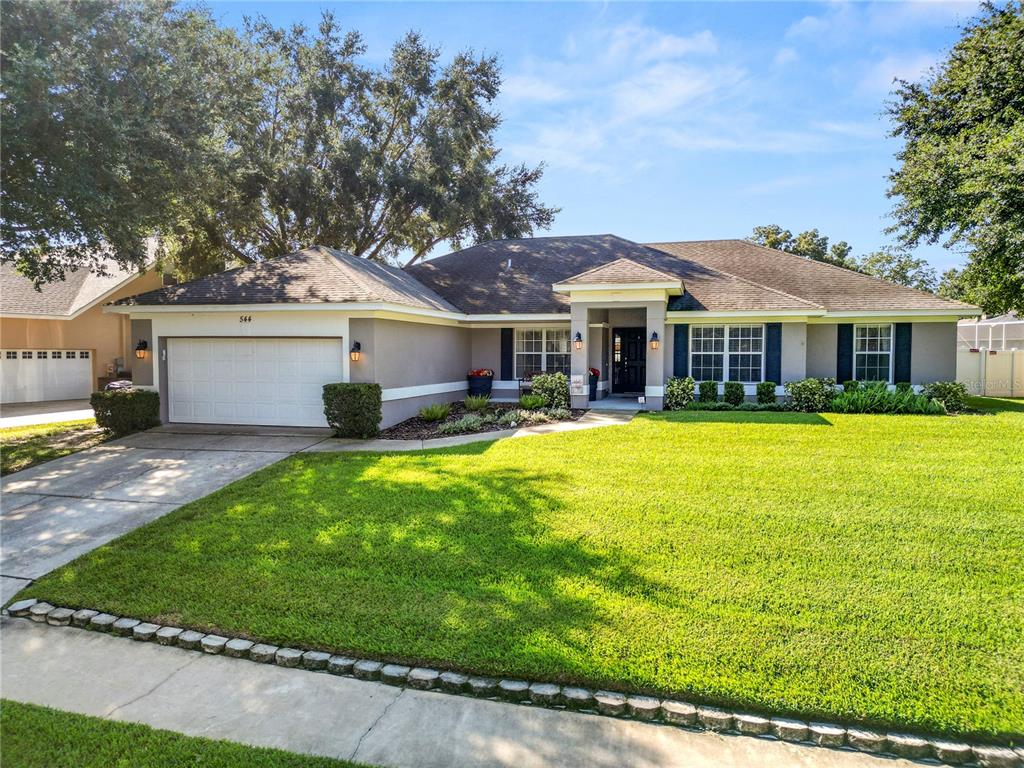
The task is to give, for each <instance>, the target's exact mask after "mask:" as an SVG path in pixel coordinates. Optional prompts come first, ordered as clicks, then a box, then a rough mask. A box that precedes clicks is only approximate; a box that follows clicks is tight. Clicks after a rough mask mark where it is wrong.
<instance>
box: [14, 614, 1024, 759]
mask: <svg viewBox="0 0 1024 768" xmlns="http://www.w3.org/2000/svg"><path fill="white" fill-rule="evenodd" d="M5 613H7V614H8V615H10V616H15V617H22V618H27V619H31V620H32V621H35V622H39V623H45V624H48V625H51V626H55V627H66V626H75V627H79V628H82V629H90V630H95V631H99V632H107V633H110V634H114V635H118V636H121V637H129V638H132V639H134V640H139V641H155V642H157V643H159V644H160V645H173V646H176V647H178V648H184V649H186V650H194V651H202V652H204V653H209V654H221V655H224V656H229V657H232V658H239V659H248V660H250V661H254V662H258V663H264V664H276V665H277V666H280V667H298V668H302V669H305V670H309V671H314V672H329V673H331V674H335V675H342V676H346V677H355V678H357V679H359V680H374V681H377V682H381V683H385V684H387V685H395V686H401V687H409V688H414V689H417V690H423V691H426V690H434V691H437V692H441V693H451V694H462V695H469V696H474V697H477V698H484V699H496V700H500V701H506V702H510V703H514V704H532V705H535V706H541V707H546V708H550V709H568V710H574V711H577V712H585V713H591V714H598V715H605V716H608V717H621V718H629V719H633V720H642V721H647V722H661V723H665V724H668V725H673V726H678V727H684V728H690V729H696V730H707V731H714V732H717V733H738V734H741V735H745V736H759V737H762V738H775V739H778V740H781V741H788V742H792V743H800V744H806V745H816V746H820V747H832V748H837V749H838V748H841V749H849V750H855V751H858V752H868V753H873V754H887V755H895V756H897V757H904V758H909V759H912V760H931V761H935V760H937V761H939V762H942V763H945V764H947V765H979V766H981V767H982V768H1024V747H1017V748H1011V747H1001V746H994V745H989V744H974V745H972V744H967V743H963V742H954V741H949V740H946V739H938V738H926V737H923V736H917V735H914V734H909V733H898V732H885V731H879V730H874V729H868V728H858V727H856V726H854V727H844V726H841V725H834V724H830V723H819V722H807V721H803V720H795V719H791V718H783V717H771V718H769V717H764V716H762V715H756V714H751V713H745V712H734V711H731V710H727V709H722V708H719V707H710V706H702V705H694V704H688V703H686V702H682V701H671V700H667V699H664V700H663V699H659V698H656V697H654V696H646V695H627V694H624V693H618V692H614V691H591V690H589V689H587V688H581V687H577V686H563V685H559V684H557V683H536V682H535V683H529V682H527V681H525V680H512V679H498V678H493V677H483V676H477V675H468V674H463V673H461V672H441V671H439V670H436V669H429V668H425V667H408V666H405V665H402V664H390V663H387V662H384V661H378V660H375V659H362V658H360V659H357V658H352V657H349V656H337V655H333V654H330V653H326V652H324V651H308V650H307V651H303V650H301V649H299V648H282V647H279V646H276V645H268V644H266V643H254V642H253V641H251V640H243V639H242V638H228V637H223V636H221V635H212V634H205V633H203V632H198V631H196V630H192V629H183V628H181V627H165V626H160V625H158V624H151V623H149V622H144V621H140V620H139V619H132V618H128V617H119V616H114V615H112V614H109V613H102V612H100V611H94V610H91V609H80V610H75V609H74V608H62V607H59V606H54V605H51V604H50V603H47V602H40V601H38V600H37V599H35V598H30V599H27V600H19V601H17V602H15V603H12V604H11V605H10V606H8V608H7V610H6V611H5Z"/></svg>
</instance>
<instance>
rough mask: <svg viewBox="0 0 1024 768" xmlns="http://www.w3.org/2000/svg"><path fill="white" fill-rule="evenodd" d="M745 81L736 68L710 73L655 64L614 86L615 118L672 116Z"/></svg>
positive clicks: (680, 66)
mask: <svg viewBox="0 0 1024 768" xmlns="http://www.w3.org/2000/svg"><path fill="white" fill-rule="evenodd" d="M742 78H743V72H742V70H739V69H735V68H728V67H723V68H717V69H711V70H707V69H699V68H696V67H691V66H688V65H685V64H669V63H665V64H656V65H654V66H653V67H648V68H647V69H645V70H643V71H642V72H640V73H638V74H637V75H634V76H633V77H630V78H629V79H627V80H623V81H622V82H620V83H619V84H618V85H616V86H615V88H614V107H615V116H616V117H617V118H619V119H629V118H631V117H652V116H657V115H665V114H669V113H671V112H674V111H675V110H677V109H679V108H680V107H681V106H683V105H684V104H688V103H690V102H692V101H693V100H695V99H697V98H698V97H701V96H706V95H709V94H711V93H714V92H716V91H720V90H722V89H724V88H728V87H730V86H732V85H735V84H736V83H738V82H739V81H740V80H742Z"/></svg>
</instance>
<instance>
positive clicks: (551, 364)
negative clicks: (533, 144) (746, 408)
mask: <svg viewBox="0 0 1024 768" xmlns="http://www.w3.org/2000/svg"><path fill="white" fill-rule="evenodd" d="M107 310H108V311H109V312H112V313H118V314H124V315H128V316H130V317H131V324H132V335H133V337H138V338H140V339H145V340H147V342H148V346H149V348H150V349H151V350H153V351H154V352H155V354H154V355H152V356H150V357H148V358H147V359H146V360H143V361H136V362H137V365H136V368H135V374H136V375H135V380H136V382H137V383H139V384H144V385H149V386H152V387H155V388H157V389H158V390H159V391H160V394H161V401H162V408H163V411H164V412H163V414H162V417H163V419H164V420H165V421H170V422H200V423H204V422H208V423H226V424H254V425H264V424H266V425H275V424H276V425H293V426H297V425H322V424H324V415H323V407H322V403H321V385H323V384H325V383H327V382H334V381H351V382H376V383H378V384H379V385H380V386H381V388H382V390H383V399H384V418H383V425H384V426H387V425H390V424H394V423H396V422H398V421H401V420H403V419H405V418H408V417H409V416H412V415H414V414H415V413H416V412H417V410H418V409H419V408H420V407H422V406H423V405H426V404H428V403H432V402H437V401H450V400H456V399H460V398H461V397H462V396H463V394H464V392H465V389H466V374H467V372H468V371H469V370H471V369H476V368H489V369H492V370H493V371H494V372H495V380H494V391H493V396H494V397H495V398H496V399H511V398H515V397H516V396H517V395H518V392H519V386H520V381H519V380H520V379H521V378H524V377H527V376H529V375H531V374H534V373H536V372H540V371H548V372H550V371H563V372H565V373H567V374H568V375H569V377H570V382H571V392H572V402H573V406H574V407H583V408H585V407H587V406H588V402H589V397H588V387H587V384H588V371H589V369H591V368H594V369H597V370H598V371H599V372H600V382H599V397H607V396H621V397H629V398H632V399H633V401H634V402H642V405H643V407H646V408H648V409H660V408H661V407H662V402H663V396H664V388H665V383H666V381H667V379H668V378H669V377H671V376H687V375H690V376H693V377H694V378H695V379H697V380H699V381H701V380H714V381H718V382H726V381H740V382H742V383H743V384H744V385H745V387H746V391H747V393H748V395H751V396H752V395H753V394H754V391H755V387H756V384H757V383H758V382H762V381H773V382H776V383H777V384H778V385H780V387H779V389H778V392H779V394H782V389H781V385H782V384H783V383H785V382H787V381H792V380H795V379H802V378H804V377H806V376H833V377H836V378H837V379H838V380H839V381H843V380H848V379H861V380H879V379H881V380H885V381H889V382H892V383H896V382H912V383H914V384H922V383H926V382H931V381H936V380H949V379H953V378H954V376H955V374H956V333H957V321H958V320H959V319H960V318H961V317H965V316H973V315H976V314H978V310H977V309H976V308H975V307H972V306H970V305H967V304H962V303H958V302H952V301H946V300H944V299H941V298H938V297H937V296H933V295H931V294H929V293H922V292H920V291H915V290H912V289H910V288H904V287H902V286H898V285H893V284H891V283H887V282H885V281H882V280H877V279H875V278H872V277H868V276H866V275H862V274H858V273H856V272H851V271H849V270H846V269H841V268H839V267H835V266H831V265H829V264H823V263H819V262H814V261H808V260H806V259H803V258H801V257H799V256H794V255H791V254H788V253H783V252H780V251H776V250H771V249H768V248H762V247H759V246H757V245H753V244H751V243H748V242H745V241H743V240H713V241H696V242H671V243H652V244H647V245H643V244H640V243H635V242H631V241H629V240H624V239H623V238H621V237H616V236H614V235H593V236H582V237H538V238H530V239H521V240H503V241H493V242H487V243H483V244H481V245H477V246H473V247H471V248H467V249H465V250H461V251H458V252H456V253H451V254H448V255H447V256H441V257H439V258H435V259H430V260H428V261H425V262H423V263H419V264H416V265H414V266H412V267H409V268H407V269H398V268H396V267H390V266H384V265H381V264H377V263H373V262H370V261H367V260H365V259H360V258H356V257H354V256H352V255H349V254H346V253H342V252H339V251H336V250H332V249H330V248H325V247H320V246H317V247H311V248H307V249H305V250H302V251H299V252H296V253H292V254H289V255H286V256H281V257H279V258H276V259H273V260H269V261H265V262H262V263H259V264H254V265H251V266H246V267H242V268H239V269H234V270H230V271H227V272H223V273H220V274H217V275H213V276H211V277H207V278H204V279H201V280H196V281H193V282H190V283H185V284H182V285H176V286H170V287H166V288H162V289H160V290H156V291H151V292H149V293H143V294H140V295H138V296H133V297H131V298H125V299H121V300H120V301H117V302H115V303H114V304H113V305H112V306H109V307H107ZM139 363H141V364H139Z"/></svg>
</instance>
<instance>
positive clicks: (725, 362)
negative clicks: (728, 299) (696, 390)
mask: <svg viewBox="0 0 1024 768" xmlns="http://www.w3.org/2000/svg"><path fill="white" fill-rule="evenodd" d="M733 326H736V327H744V328H747V327H760V329H761V351H760V353H758V352H734V353H733V354H737V355H756V354H760V355H761V381H764V380H765V362H766V359H767V357H768V349H767V346H766V345H767V343H768V338H767V334H766V333H765V324H764V323H696V324H691V325H690V329H689V332H688V335H689V344H688V349H687V353H688V354H689V356H690V359H689V360H688V361H687V368H688V369H689V371H690V375H691V376H692V375H693V356H694V355H695V354H696V355H716V354H719V353H717V352H694V351H693V330H694V328H724V329H725V339H724V341H725V344H724V346H723V348H722V349H723V351H722V352H721V355H722V377H723V378H722V381H720V382H718V383H719V384H725V382H727V381H729V328H731V327H733ZM696 381H698V383H699V381H700V380H699V379H697V380H696ZM709 381H710V379H709ZM761 381H741V382H739V383H740V384H745V385H746V384H752V385H756V384H760V383H761Z"/></svg>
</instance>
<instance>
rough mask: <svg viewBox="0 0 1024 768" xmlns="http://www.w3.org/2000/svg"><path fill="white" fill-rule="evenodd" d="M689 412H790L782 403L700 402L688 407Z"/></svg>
mask: <svg viewBox="0 0 1024 768" xmlns="http://www.w3.org/2000/svg"><path fill="white" fill-rule="evenodd" d="M686 410H688V411H786V410H789V409H788V408H786V406H785V405H783V404H782V403H746V402H744V403H740V404H739V405H733V404H732V403H727V402H725V401H722V402H711V403H707V402H701V401H700V400H698V401H696V402H693V403H690V404H689V405H688V406H686Z"/></svg>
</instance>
